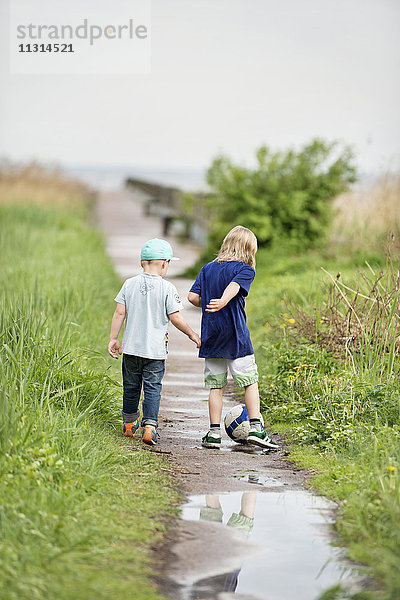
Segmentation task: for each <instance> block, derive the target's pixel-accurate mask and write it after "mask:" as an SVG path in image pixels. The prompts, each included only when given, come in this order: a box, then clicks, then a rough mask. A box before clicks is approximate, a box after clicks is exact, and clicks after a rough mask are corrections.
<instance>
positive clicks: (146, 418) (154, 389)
mask: <svg viewBox="0 0 400 600" xmlns="http://www.w3.org/2000/svg"><path fill="white" fill-rule="evenodd" d="M164 373H165V360H156V359H154V358H143V357H141V356H133V355H131V354H124V355H123V356H122V381H123V388H124V395H123V408H122V418H123V420H124V423H132V422H133V421H136V419H137V418H138V417H139V400H140V394H141V391H142V386H143V396H144V399H143V407H142V408H143V418H142V426H144V425H154V426H155V427H157V426H158V410H159V408H160V399H161V387H162V386H161V381H162V378H163V376H164Z"/></svg>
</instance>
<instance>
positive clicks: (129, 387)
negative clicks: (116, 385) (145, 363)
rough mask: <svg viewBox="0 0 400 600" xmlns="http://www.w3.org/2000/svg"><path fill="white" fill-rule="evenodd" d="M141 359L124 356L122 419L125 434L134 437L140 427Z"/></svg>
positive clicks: (128, 355)
mask: <svg viewBox="0 0 400 600" xmlns="http://www.w3.org/2000/svg"><path fill="white" fill-rule="evenodd" d="M140 360H141V359H140V357H138V356H132V355H130V354H124V355H123V356H122V381H123V406H122V419H123V421H124V434H125V435H128V436H130V435H133V433H135V431H136V429H138V427H139V422H138V417H139V400H140V393H141V390H142V374H141V362H140Z"/></svg>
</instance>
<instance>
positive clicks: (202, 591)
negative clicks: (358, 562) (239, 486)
mask: <svg viewBox="0 0 400 600" xmlns="http://www.w3.org/2000/svg"><path fill="white" fill-rule="evenodd" d="M252 475H253V478H254V479H255V477H256V474H255V473H253V474H252ZM246 477H247V478H248V477H249V474H247V475H246ZM259 479H260V478H259ZM264 479H268V478H264ZM247 480H248V479H247ZM269 480H270V481H269V484H270V485H271V487H273V486H274V485H280V482H279V481H277V480H273V479H272V478H269ZM261 484H262V485H265V486H268V482H265V483H261ZM333 507H334V505H333V503H331V502H329V501H328V500H326V499H324V498H321V497H318V496H314V495H312V494H311V493H309V492H307V491H304V490H296V491H293V490H289V491H287V492H275V491H272V490H271V491H269V492H259V491H246V492H243V493H242V492H232V493H229V494H211V495H206V496H192V497H191V498H190V499H189V502H188V503H187V504H185V505H184V506H183V507H182V519H183V520H184V522H185V523H182V525H181V528H180V532H181V533H180V534H178V541H177V542H176V543H175V544H174V546H173V547H172V548H171V551H172V552H173V553H174V554H175V557H174V559H173V560H172V561H171V562H170V566H169V567H168V572H167V577H168V578H169V581H170V583H171V585H170V586H169V589H170V591H171V598H174V599H175V600H195V599H198V598H201V599H202V600H211V599H213V600H217V599H219V598H221V600H222V598H223V599H224V600H228V599H230V598H232V600H234V598H235V597H246V598H251V599H252V600H269V599H271V600H293V598H296V600H317V599H318V598H319V596H320V595H321V594H322V593H323V592H324V591H326V590H327V589H329V588H330V587H332V586H334V585H337V584H341V585H343V588H344V589H346V588H347V589H350V587H354V586H355V585H356V584H357V582H358V580H359V576H358V574H357V572H356V571H355V570H354V569H353V568H352V567H350V565H346V564H345V563H344V561H343V558H342V551H341V550H340V549H338V548H334V547H333V546H331V545H330V543H329V527H328V526H329V524H331V523H332V521H333V519H332V516H331V511H332V508H333ZM172 590H173V592H172ZM344 594H345V593H344ZM345 597H346V595H343V596H341V598H345Z"/></svg>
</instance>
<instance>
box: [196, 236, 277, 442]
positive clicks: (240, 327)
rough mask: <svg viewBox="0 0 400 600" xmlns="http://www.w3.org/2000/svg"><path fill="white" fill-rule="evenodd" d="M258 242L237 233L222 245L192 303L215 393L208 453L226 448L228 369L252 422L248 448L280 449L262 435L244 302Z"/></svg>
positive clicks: (205, 269)
mask: <svg viewBox="0 0 400 600" xmlns="http://www.w3.org/2000/svg"><path fill="white" fill-rule="evenodd" d="M256 251H257V238H256V236H255V235H254V233H253V232H252V231H250V230H249V229H246V228H245V227H241V226H240V225H239V226H237V227H234V228H233V229H232V230H231V231H230V232H229V233H228V235H227V236H226V237H225V239H224V241H223V242H222V246H221V249H220V251H219V254H218V256H217V258H216V260H214V261H212V262H210V263H208V264H206V265H204V267H202V269H201V271H200V273H199V275H198V276H197V278H196V281H195V282H194V284H193V285H192V287H191V289H190V292H189V295H188V300H189V302H191V303H192V304H193V305H194V306H199V307H201V308H202V311H203V314H202V321H201V347H200V351H199V357H200V358H205V365H204V383H205V386H206V387H208V388H210V395H209V399H208V402H209V414H210V430H209V431H208V433H207V434H206V435H205V436H204V437H203V438H202V445H203V446H204V447H205V448H219V447H220V446H221V426H220V423H221V414H222V396H223V392H224V389H225V386H226V384H227V374H228V368H229V370H230V372H231V374H232V377H233V379H234V381H235V383H236V385H237V386H239V387H244V388H245V398H244V402H245V404H246V408H247V411H248V413H249V419H250V433H249V435H248V438H247V442H249V443H252V444H255V445H257V446H261V447H264V448H278V445H277V444H275V442H273V441H272V440H271V438H270V437H269V436H268V434H267V432H266V431H265V430H263V428H262V424H261V414H260V397H259V394H258V383H257V382H258V371H257V365H256V362H255V359H254V351H253V346H252V344H251V340H250V333H249V330H248V328H247V324H246V313H245V297H246V296H247V294H248V293H249V290H250V286H251V283H252V281H253V279H254V277H255V270H254V267H255V254H256Z"/></svg>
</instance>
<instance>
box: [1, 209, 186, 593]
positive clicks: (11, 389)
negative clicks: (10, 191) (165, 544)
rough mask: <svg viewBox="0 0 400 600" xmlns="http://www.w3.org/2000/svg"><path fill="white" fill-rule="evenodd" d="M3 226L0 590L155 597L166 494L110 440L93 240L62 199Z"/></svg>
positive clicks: (101, 296)
mask: <svg viewBox="0 0 400 600" xmlns="http://www.w3.org/2000/svg"><path fill="white" fill-rule="evenodd" d="M0 223H1V237H0V261H1V264H2V265H3V267H4V268H3V269H2V270H1V273H0V285H1V290H2V294H1V300H0V309H1V317H0V353H1V362H0V384H1V385H0V527H1V531H2V536H1V541H0V563H1V564H0V597H1V598H2V599H3V598H4V600H21V599H25V598H30V599H32V598H38V599H42V598H43V599H44V598H56V597H57V598H60V599H65V600H67V599H68V600H72V599H76V598H88V599H89V598H96V599H97V598H98V599H111V598H115V597H117V595H119V594H122V595H125V596H126V597H129V598H132V597H134V598H135V599H136V598H137V599H148V598H152V599H153V598H154V599H156V598H159V597H160V596H159V595H158V593H157V592H156V591H155V589H154V587H153V585H152V584H151V583H150V582H149V575H150V574H151V570H150V567H151V564H150V562H149V550H150V547H151V546H152V545H153V544H154V543H155V542H156V541H157V540H158V539H159V538H160V535H161V532H162V531H163V529H164V525H163V523H162V515H163V514H165V513H166V512H168V511H171V506H172V505H173V504H174V503H175V501H176V493H175V492H174V491H173V489H172V487H171V485H170V481H169V480H168V479H167V478H166V476H165V473H164V472H163V470H162V461H160V460H159V457H156V456H154V455H152V454H151V453H148V452H145V451H143V450H141V449H140V448H139V447H138V446H137V445H135V444H134V445H133V446H132V443H129V442H127V441H126V440H125V441H123V440H121V439H120V437H119V413H120V408H121V407H120V395H121V393H120V392H121V389H120V385H119V384H118V382H117V383H116V379H115V371H112V370H110V368H109V361H108V359H107V358H106V345H107V344H106V343H107V334H108V329H109V321H110V317H111V315H112V310H113V297H114V295H115V291H116V290H117V289H118V286H119V281H118V278H117V277H116V275H115V272H114V271H113V268H112V265H111V263H110V261H109V259H108V258H107V257H106V255H105V252H104V247H103V242H102V239H101V237H100V235H99V234H97V233H96V232H95V231H93V230H92V229H91V228H90V227H89V226H87V225H86V224H85V223H84V221H83V220H82V217H81V216H78V215H76V214H74V213H73V212H71V211H69V210H66V209H64V210H60V209H55V208H49V207H47V208H44V207H38V206H0ZM117 432H118V433H117Z"/></svg>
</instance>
